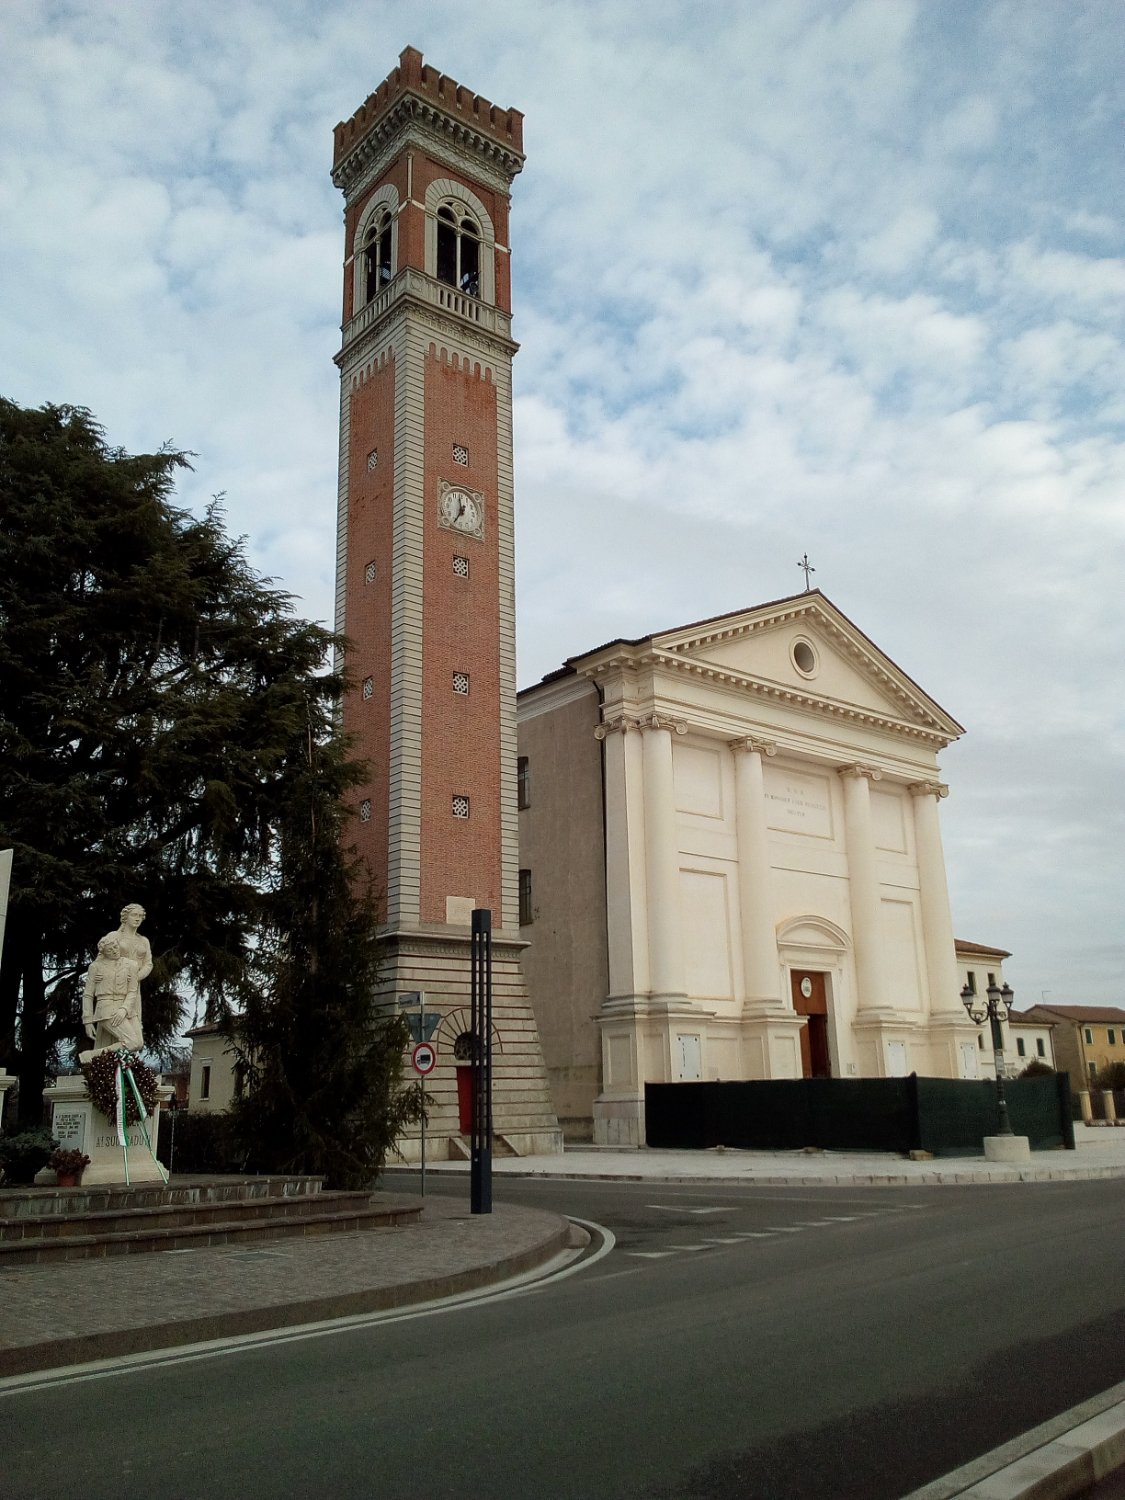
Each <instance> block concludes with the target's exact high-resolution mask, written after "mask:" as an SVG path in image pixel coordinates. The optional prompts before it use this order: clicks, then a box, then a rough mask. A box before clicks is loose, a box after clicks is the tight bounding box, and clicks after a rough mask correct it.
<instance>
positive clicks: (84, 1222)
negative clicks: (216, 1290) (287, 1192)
mask: <svg viewBox="0 0 1125 1500" xmlns="http://www.w3.org/2000/svg"><path fill="white" fill-rule="evenodd" d="M370 1198H371V1194H370V1193H342V1192H332V1193H315V1194H312V1193H310V1194H305V1195H301V1196H293V1197H287V1198H282V1197H250V1198H220V1199H217V1200H215V1201H204V1202H202V1203H199V1202H196V1203H190V1202H189V1203H156V1204H152V1205H150V1206H144V1207H140V1208H132V1207H130V1208H110V1209H103V1210H100V1211H96V1212H93V1213H88V1212H83V1211H79V1212H76V1213H75V1212H72V1213H65V1214H59V1213H52V1214H43V1215H40V1216H38V1217H35V1216H32V1215H29V1214H22V1215H20V1217H18V1218H7V1217H0V1246H2V1245H3V1244H4V1243H5V1242H8V1241H13V1240H24V1239H42V1240H48V1239H73V1238H76V1237H81V1236H84V1235H93V1236H94V1237H95V1238H101V1237H103V1236H105V1235H108V1234H128V1233H130V1232H132V1231H135V1230H137V1229H148V1228H153V1229H182V1228H185V1227H187V1226H190V1225H193V1224H198V1225H221V1224H223V1223H225V1222H234V1223H248V1222H251V1221H253V1222H260V1221H265V1220H278V1219H296V1218H308V1217H310V1216H311V1215H313V1214H316V1213H335V1212H339V1211H342V1210H345V1209H348V1208H352V1207H363V1206H366V1205H367V1204H368V1203H369V1201H370ZM2 1207H3V1205H0V1210H2Z"/></svg>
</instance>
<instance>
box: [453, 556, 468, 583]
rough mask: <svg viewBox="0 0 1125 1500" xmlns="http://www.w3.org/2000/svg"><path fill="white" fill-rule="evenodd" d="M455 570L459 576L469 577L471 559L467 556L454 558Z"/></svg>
mask: <svg viewBox="0 0 1125 1500" xmlns="http://www.w3.org/2000/svg"><path fill="white" fill-rule="evenodd" d="M453 571H454V573H456V575H457V577H458V578H468V576H469V559H468V558H467V557H455V558H454V559H453Z"/></svg>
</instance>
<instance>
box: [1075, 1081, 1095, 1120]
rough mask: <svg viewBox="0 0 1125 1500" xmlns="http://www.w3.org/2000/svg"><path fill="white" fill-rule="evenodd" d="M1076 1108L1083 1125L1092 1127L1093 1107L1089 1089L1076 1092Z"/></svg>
mask: <svg viewBox="0 0 1125 1500" xmlns="http://www.w3.org/2000/svg"><path fill="white" fill-rule="evenodd" d="M1078 1107H1079V1108H1080V1109H1081V1111H1082V1122H1083V1124H1085V1125H1092V1124H1093V1122H1094V1105H1093V1101H1092V1100H1091V1098H1090V1090H1089V1089H1079V1090H1078Z"/></svg>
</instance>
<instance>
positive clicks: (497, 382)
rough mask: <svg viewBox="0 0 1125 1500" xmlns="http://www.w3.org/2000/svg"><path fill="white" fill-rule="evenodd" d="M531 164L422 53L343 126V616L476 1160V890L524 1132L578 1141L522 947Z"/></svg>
mask: <svg viewBox="0 0 1125 1500" xmlns="http://www.w3.org/2000/svg"><path fill="white" fill-rule="evenodd" d="M523 160H524V157H523V116H522V115H521V114H520V112H519V111H518V110H515V109H500V108H498V107H497V106H496V105H494V104H490V103H489V101H488V100H487V99H482V98H481V97H480V96H479V95H477V94H473V93H472V92H471V91H470V90H468V89H465V88H462V87H461V85H460V84H458V83H455V82H454V81H453V80H452V79H451V78H447V77H446V76H445V75H444V74H441V73H438V72H437V71H436V70H435V69H433V68H430V67H427V66H426V65H425V64H424V62H423V60H422V54H421V53H420V52H418V51H417V50H415V49H414V48H412V47H408V48H406V50H405V51H404V52H403V53H402V54H401V56H400V58H399V65H398V67H397V68H395V69H394V71H393V72H392V73H391V74H390V76H389V77H388V78H386V79H385V80H384V82H383V83H381V84H380V85H379V87H378V88H377V89H376V91H375V92H374V93H373V94H371V95H370V96H369V97H368V98H367V100H366V101H365V102H364V103H363V104H362V105H361V106H360V108H359V109H358V110H357V111H356V113H355V114H354V115H353V116H352V117H351V119H350V120H347V121H345V122H343V123H341V124H339V125H337V127H336V131H335V150H334V154H333V168H332V179H333V182H334V183H335V184H336V186H337V187H338V188H340V189H341V190H342V192H343V194H344V205H345V206H344V234H345V250H344V288H343V292H344V295H343V338H342V344H341V348H340V352H339V354H338V355H337V356H336V363H337V365H338V366H339V369H340V379H341V385H340V485H339V501H338V511H337V554H336V556H337V562H336V569H337V572H336V628H337V629H338V630H340V631H342V632H343V633H344V634H346V636H347V637H348V641H349V646H348V650H347V661H346V666H347V670H348V673H349V676H350V678H351V682H352V687H351V690H350V692H349V694H348V696H347V699H346V701H345V706H344V727H345V729H346V730H348V731H349V732H350V733H351V734H353V735H354V736H355V739H356V744H357V750H358V753H359V754H360V755H361V756H362V757H364V758H365V759H366V760H367V761H368V762H369V766H370V777H369V781H368V783H367V784H366V785H365V786H364V787H363V788H361V789H360V791H359V793H358V797H357V801H358V807H357V821H356V824H355V843H356V847H357V849H358V851H359V853H360V854H361V855H362V857H363V860H364V862H365V864H366V866H367V869H368V870H369V872H370V876H371V881H372V888H373V890H374V892H375V894H376V897H377V900H378V903H379V909H380V917H381V924H382V928H383V932H384V936H385V942H386V952H387V965H386V971H385V976H384V987H383V995H382V998H383V999H385V1000H386V1001H388V1002H393V1000H394V999H395V998H397V997H401V996H402V995H403V994H406V993H413V992H423V993H424V995H425V1009H426V1011H427V1012H429V1013H431V1014H437V1015H440V1018H441V1019H440V1022H439V1023H438V1026H437V1030H436V1031H435V1033H434V1035H433V1037H432V1040H433V1041H434V1042H435V1043H436V1045H437V1048H438V1059H439V1061H438V1068H437V1070H436V1072H435V1073H433V1074H431V1075H430V1078H429V1079H428V1080H427V1091H428V1092H429V1093H430V1094H431V1096H432V1097H433V1098H434V1100H435V1104H434V1106H433V1107H432V1108H431V1111H430V1116H429V1133H430V1134H431V1136H440V1135H445V1136H446V1137H447V1138H448V1140H449V1142H450V1146H449V1150H450V1153H451V1154H454V1155H456V1154H459V1150H460V1147H459V1137H460V1136H461V1135H462V1134H464V1132H463V1131H462V1130H461V1128H460V1127H461V1126H462V1125H464V1124H465V1120H464V1118H463V1112H462V1111H460V1110H459V1108H458V1095H459V1085H460V1093H461V1094H462V1095H464V1092H465V1089H464V1085H465V1084H466V1083H467V1078H466V1079H460V1080H459V1079H458V1071H459V1070H458V1066H457V1064H458V1062H461V1063H462V1064H464V1063H467V1061H468V1060H469V1054H468V1051H467V1047H466V1042H465V1034H466V1033H467V1032H468V1030H469V1023H468V1003H469V917H470V913H471V911H472V909H473V908H474V907H475V906H484V907H489V908H491V910H492V913H493V963H494V981H493V1017H494V1023H495V1027H496V1035H495V1036H494V1038H493V1048H494V1063H493V1086H494V1120H495V1130H496V1134H497V1136H498V1137H499V1138H500V1142H499V1146H500V1149H503V1144H502V1143H503V1141H505V1140H506V1141H507V1142H508V1143H509V1144H510V1145H511V1147H512V1149H513V1150H515V1151H518V1152H521V1153H522V1152H523V1151H542V1150H554V1149H560V1148H561V1137H560V1134H559V1130H558V1124H557V1121H556V1119H555V1117H554V1114H553V1112H552V1110H551V1106H550V1102H549V1096H548V1092H547V1081H546V1073H545V1069H544V1065H543V1059H542V1055H541V1052H540V1048H539V1039H538V1033H537V1031H536V1027H535V1022H534V1019H533V1016H532V1013H531V1008H530V1005H529V1004H528V1000H527V993H526V989H525V986H524V982H523V978H522V973H521V970H520V965H519V951H520V943H519V910H518V899H519V898H518V860H519V855H518V823H517V810H516V715H515V587H514V535H513V474H512V357H513V355H514V354H515V352H516V348H517V345H516V344H515V343H513V341H512V337H511V275H510V268H509V256H510V250H509V236H508V212H509V204H510V192H511V185H512V182H513V180H514V178H515V176H516V174H517V173H518V172H519V171H520V169H521V167H522V166H523ZM458 1052H460V1053H461V1057H460V1058H458V1057H457V1056H456V1054H457V1053H458ZM435 1144H436V1142H435ZM405 1145H406V1148H407V1151H408V1152H409V1142H407V1143H405Z"/></svg>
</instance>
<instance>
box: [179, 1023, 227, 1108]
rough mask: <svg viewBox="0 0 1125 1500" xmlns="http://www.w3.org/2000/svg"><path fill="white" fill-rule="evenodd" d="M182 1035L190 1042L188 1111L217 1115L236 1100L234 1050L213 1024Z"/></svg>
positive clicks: (196, 1027)
mask: <svg viewBox="0 0 1125 1500" xmlns="http://www.w3.org/2000/svg"><path fill="white" fill-rule="evenodd" d="M184 1035H185V1036H186V1037H187V1038H188V1040H189V1041H190V1042H191V1074H190V1080H189V1083H188V1108H189V1109H190V1110H191V1112H192V1113H193V1114H201V1115H205V1114H221V1113H222V1111H223V1110H225V1109H229V1108H230V1107H231V1105H232V1104H233V1103H234V1101H235V1099H236V1098H237V1097H238V1092H239V1074H238V1067H237V1064H236V1056H235V1050H234V1048H233V1047H232V1046H231V1044H230V1041H229V1040H228V1039H227V1037H225V1036H224V1035H223V1033H222V1032H221V1031H220V1029H219V1023H218V1022H217V1021H208V1022H205V1023H204V1025H202V1026H194V1027H193V1028H192V1029H191V1031H187V1032H185V1033H184Z"/></svg>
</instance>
